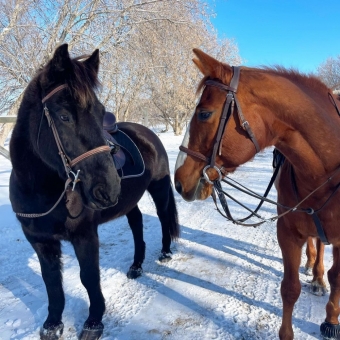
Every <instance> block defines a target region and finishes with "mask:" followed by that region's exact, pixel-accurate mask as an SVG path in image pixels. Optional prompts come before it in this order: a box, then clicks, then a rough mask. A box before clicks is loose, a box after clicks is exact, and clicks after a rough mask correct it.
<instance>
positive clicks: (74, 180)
mask: <svg viewBox="0 0 340 340" xmlns="http://www.w3.org/2000/svg"><path fill="white" fill-rule="evenodd" d="M67 87H68V86H67V85H66V84H63V85H60V86H58V87H56V88H55V89H54V90H52V91H51V92H49V93H48V94H47V95H46V96H45V97H44V98H43V99H42V100H41V102H42V104H45V105H44V114H45V116H46V118H47V121H48V126H49V127H50V128H51V129H52V132H53V137H54V140H55V142H56V144H57V147H58V153H59V155H60V157H61V160H62V162H63V165H64V169H65V172H66V175H67V180H66V183H65V188H64V191H63V193H62V194H61V196H60V197H59V199H58V201H57V202H56V203H55V204H54V206H53V207H52V208H51V209H50V210H49V211H47V212H45V213H42V214H25V213H16V214H17V215H19V216H22V217H28V218H36V217H41V216H45V215H47V214H49V213H50V212H51V211H52V210H53V209H54V208H55V207H56V206H57V205H58V204H59V202H60V201H61V199H62V197H63V196H64V194H65V192H66V190H67V188H68V186H69V185H70V184H71V183H72V191H74V189H75V186H76V184H77V183H78V182H79V181H80V179H79V178H78V176H79V172H80V170H77V173H74V172H73V171H72V167H73V166H74V165H76V164H77V163H79V162H81V161H82V160H84V159H86V158H88V157H90V156H93V155H96V154H98V153H101V152H106V151H107V152H110V151H111V148H110V147H109V146H108V145H103V146H99V147H97V148H95V149H92V150H90V151H87V152H84V153H83V154H81V155H80V156H78V157H76V158H74V159H73V160H71V159H70V158H69V157H68V156H67V154H66V152H65V149H64V147H63V144H62V142H61V140H60V137H59V133H58V130H57V128H56V126H55V124H54V121H53V119H52V117H51V115H50V112H49V110H48V108H47V105H46V101H47V100H48V99H50V98H51V97H52V96H53V95H54V94H55V93H57V92H59V91H61V90H63V89H65V88H67ZM39 134H40V127H39V132H38V140H37V144H38V141H39ZM38 146H39V144H38ZM71 176H72V177H73V178H71Z"/></svg>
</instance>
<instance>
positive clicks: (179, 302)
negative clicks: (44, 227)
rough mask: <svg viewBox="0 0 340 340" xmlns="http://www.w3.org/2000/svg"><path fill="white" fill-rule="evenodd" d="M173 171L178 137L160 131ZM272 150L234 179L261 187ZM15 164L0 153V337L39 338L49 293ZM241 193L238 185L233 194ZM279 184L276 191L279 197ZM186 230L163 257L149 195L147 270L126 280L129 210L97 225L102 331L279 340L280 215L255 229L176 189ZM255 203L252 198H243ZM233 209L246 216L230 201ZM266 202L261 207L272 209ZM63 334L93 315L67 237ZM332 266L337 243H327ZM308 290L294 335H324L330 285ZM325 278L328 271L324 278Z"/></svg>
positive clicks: (143, 339) (71, 334) (126, 336)
mask: <svg viewBox="0 0 340 340" xmlns="http://www.w3.org/2000/svg"><path fill="white" fill-rule="evenodd" d="M160 138H161V140H162V141H163V143H164V145H165V147H166V149H167V151H168V155H169V161H170V167H171V170H172V172H173V170H174V166H175V161H176V157H177V153H178V146H179V145H180V143H181V141H182V137H176V136H173V134H172V133H164V134H160ZM271 158H272V153H271V150H268V151H266V152H263V153H261V154H259V155H258V156H257V157H256V159H255V160H254V161H252V162H249V163H248V164H246V165H245V166H243V167H242V168H241V169H240V170H239V172H238V173H236V174H235V175H234V178H236V179H240V180H241V182H242V183H243V184H246V185H249V186H250V187H251V188H253V189H254V190H255V191H257V192H259V193H263V192H264V190H265V188H266V185H267V183H268V182H269V179H270V176H271V174H272V168H271ZM10 171H11V164H10V162H9V161H7V160H6V159H5V158H4V157H2V156H0V223H1V229H0V339H2V340H8V339H38V338H39V328H40V326H41V325H42V323H43V322H44V320H45V318H46V316H47V296H46V292H45V286H44V283H43V280H42V278H41V274H40V267H39V262H38V259H37V256H36V255H35V253H34V252H33V250H32V248H31V246H30V245H29V243H28V242H27V241H26V239H25V237H24V235H23V233H22V231H21V227H20V225H19V223H18V222H17V220H16V218H15V216H14V214H13V212H12V209H11V206H10V202H9V199H8V180H9V176H10ZM235 194H236V197H239V194H238V193H235ZM275 196H276V194H275V190H273V192H272V193H271V194H270V197H271V198H275ZM175 197H176V202H177V206H178V211H179V218H180V224H181V229H182V233H181V239H180V240H179V242H177V243H175V244H174V245H173V248H172V249H173V253H174V255H173V260H172V261H170V262H168V263H166V264H161V263H159V262H158V261H157V257H158V255H159V251H160V249H161V227H160V223H159V220H158V218H157V215H156V210H155V206H154V203H153V202H152V199H151V197H150V196H149V195H148V194H145V195H144V197H143V198H142V200H141V202H140V209H141V211H142V212H143V214H144V226H145V227H144V232H145V241H146V244H147V249H146V259H145V262H144V266H143V268H144V274H143V276H142V277H140V278H138V279H137V280H134V281H132V280H129V279H127V277H126V272H127V270H128V268H129V266H130V265H131V263H132V259H133V250H134V248H133V240H132V234H131V232H130V229H129V226H128V223H127V220H126V218H125V217H124V218H120V219H118V220H115V221H111V222H109V223H106V224H104V225H102V226H101V227H100V240H101V248H100V249H101V250H100V251H101V253H100V266H101V284H102V289H103V294H104V296H105V299H106V313H105V317H104V319H103V322H104V325H105V330H104V335H103V339H104V340H113V339H118V340H132V339H136V340H137V339H138V340H156V339H157V340H158V339H159V340H160V339H164V340H168V339H169V340H170V339H176V340H177V339H180V340H191V339H195V340H198V339H199V340H201V339H207V340H210V339H220V340H222V339H223V340H228V339H238V340H240V339H266V340H267V339H268V340H269V339H278V330H279V327H280V322H281V314H282V302H281V296H280V282H281V279H282V274H283V266H282V259H281V252H280V249H279V247H278V244H277V241H276V230H275V223H269V222H268V223H265V224H264V225H262V226H260V227H258V228H245V227H240V226H234V225H233V224H231V223H230V222H227V221H226V220H224V219H223V217H222V216H220V215H219V213H218V212H217V211H216V210H215V208H214V204H213V202H212V200H211V199H208V200H207V201H204V202H201V201H199V202H193V203H187V202H185V201H183V199H182V198H181V197H180V196H179V195H178V194H177V193H176V194H175ZM247 202H248V203H249V204H250V206H254V205H255V203H254V202H253V201H252V200H250V199H247ZM231 209H232V210H233V212H234V213H235V214H236V216H239V217H242V216H244V215H247V213H246V212H243V211H241V210H240V209H239V208H238V207H237V206H235V205H231ZM275 212H276V211H275V208H273V207H271V206H268V205H264V207H263V209H262V215H263V216H264V217H269V216H272V215H275ZM63 252H64V256H63V262H64V289H65V293H66V307H65V311H64V314H63V321H64V324H65V329H64V339H65V340H66V339H77V335H78V334H79V332H80V330H81V328H82V324H83V322H84V321H85V319H86V318H87V315H88V314H87V313H88V299H87V294H86V291H85V289H84V288H83V286H82V284H81V282H80V279H79V267H78V263H77V260H76V258H75V255H74V252H73V249H72V247H71V246H70V245H69V244H68V243H64V244H63ZM325 259H326V260H325V265H326V268H327V269H328V268H329V267H330V260H331V249H330V247H329V246H327V247H326V257H325ZM304 263H305V257H303V259H302V264H301V274H300V279H301V282H302V286H303V288H302V293H301V295H300V298H299V300H298V302H297V304H296V307H295V309H294V314H293V324H294V332H295V339H298V340H307V339H320V336H319V325H320V324H321V323H322V322H323V320H324V318H325V305H326V302H327V300H328V294H327V295H326V296H323V297H317V296H314V295H311V294H310V293H309V291H308V289H309V288H308V284H307V282H308V280H309V279H310V278H309V277H307V276H305V275H304V274H303V273H302V266H303V264H304ZM325 279H326V277H325Z"/></svg>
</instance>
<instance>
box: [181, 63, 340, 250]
mask: <svg viewBox="0 0 340 340" xmlns="http://www.w3.org/2000/svg"><path fill="white" fill-rule="evenodd" d="M233 71H234V74H233V77H232V79H231V81H230V85H225V84H223V83H221V82H219V81H215V80H211V79H208V80H206V81H205V82H204V85H206V86H215V87H217V88H219V89H221V90H224V91H226V92H227V95H226V100H225V102H224V107H223V112H222V115H221V119H220V123H219V126H218V130H217V134H216V138H215V143H214V147H213V151H212V155H211V157H210V158H209V157H206V156H205V155H203V154H202V153H200V152H198V151H193V150H190V149H189V148H187V147H185V146H183V145H181V146H180V147H179V149H180V150H181V151H183V152H185V153H187V154H188V155H190V156H192V157H194V158H197V159H199V160H201V161H204V162H206V163H208V165H207V166H205V167H204V168H203V177H204V179H205V180H206V181H207V182H208V183H209V184H212V185H213V188H214V190H213V193H212V195H211V196H212V198H213V200H214V203H215V205H216V209H217V210H218V212H219V213H220V214H221V215H222V216H223V217H225V218H227V219H228V220H229V221H231V222H233V223H234V224H237V225H242V226H245V227H257V226H259V225H261V224H263V223H265V222H268V221H271V222H273V221H275V220H277V219H279V218H280V217H283V216H284V215H286V214H288V213H290V212H303V213H307V214H308V215H311V217H312V219H313V221H314V224H315V226H316V229H317V233H318V237H319V238H320V240H321V241H322V242H323V243H324V244H329V242H328V239H327V237H326V235H325V232H324V230H323V227H322V225H321V221H320V219H319V217H318V215H317V212H319V211H321V210H322V209H323V208H324V207H325V206H326V204H327V203H328V202H329V201H330V200H331V198H332V197H333V195H334V194H335V192H336V191H337V190H338V189H339V188H340V183H338V185H336V187H335V189H334V191H333V192H332V193H331V194H330V195H329V197H328V198H327V199H326V200H325V202H324V203H323V204H322V206H321V207H320V208H319V209H317V210H314V209H313V208H299V206H300V205H301V204H302V203H303V202H304V201H306V200H307V199H308V198H309V197H311V196H312V195H313V194H314V193H315V192H316V191H318V190H319V189H320V188H322V187H323V186H324V185H326V184H327V183H329V182H330V181H331V180H332V179H333V178H334V177H335V176H336V175H338V174H339V173H340V167H339V168H337V169H336V170H335V171H334V173H333V174H332V175H331V176H330V177H329V178H327V179H326V180H325V181H324V182H323V183H322V184H321V185H320V186H318V187H317V188H316V189H314V190H313V191H312V192H311V193H309V195H307V196H306V197H305V198H303V199H302V200H299V202H298V203H297V204H296V205H295V206H294V207H287V206H284V205H282V204H280V203H278V202H275V201H273V200H270V199H268V198H267V195H268V193H269V191H270V189H271V187H272V185H273V183H274V181H275V178H276V176H277V174H278V172H279V169H280V166H281V165H282V164H283V162H284V157H283V159H281V160H280V161H279V164H278V166H277V167H276V169H275V171H274V173H273V176H272V178H271V180H270V182H269V185H268V187H267V189H266V191H265V193H264V195H263V196H261V195H259V194H257V193H255V192H254V191H252V190H250V189H248V188H246V187H245V186H243V185H241V184H239V183H237V182H236V181H234V180H233V182H235V183H237V185H235V184H234V183H232V182H231V181H230V180H228V179H226V178H223V176H226V175H227V173H226V171H225V168H224V167H223V166H221V165H220V164H218V163H216V156H217V153H218V154H219V155H221V154H222V138H223V135H224V133H225V129H226V126H227V123H228V121H229V119H230V117H231V116H232V115H233V113H234V107H235V104H236V107H237V113H238V117H239V120H240V124H241V127H242V128H243V129H244V130H245V131H246V132H247V134H248V137H249V138H250V140H251V141H252V142H253V144H254V146H255V149H256V153H258V152H259V151H260V147H259V143H258V142H257V140H256V138H255V135H254V133H253V131H252V129H251V128H250V126H249V123H248V121H247V120H246V119H245V118H244V115H243V112H242V109H241V106H240V103H239V101H238V98H237V95H236V92H237V88H238V83H239V76H240V68H239V67H233ZM332 99H333V105H334V106H335V109H336V110H337V113H338V114H339V116H340V110H339V108H338V107H337V105H336V103H335V101H334V98H333V97H332ZM210 168H213V169H215V170H216V171H217V173H218V178H217V179H215V180H213V181H212V180H210V178H209V176H208V174H207V170H208V169H210ZM222 181H223V182H225V183H227V184H229V185H230V186H232V187H234V188H236V189H237V190H239V191H242V192H244V193H246V194H247V195H250V196H252V197H255V198H257V199H259V200H260V201H261V202H260V203H259V204H258V206H257V208H256V209H255V210H251V209H249V208H248V207H246V206H245V205H243V204H242V203H240V202H239V201H237V200H236V199H235V198H233V197H232V196H231V195H229V194H228V193H227V192H225V191H224V190H223V189H222V186H221V182H222ZM295 190H296V188H295ZM215 191H216V193H215ZM216 194H217V196H218V198H219V200H220V203H221V205H222V208H223V211H224V213H223V212H222V211H221V210H220V209H219V207H218V205H217V197H216ZM225 196H227V197H228V198H230V199H232V200H234V201H235V202H236V203H238V204H239V205H241V206H242V207H243V208H245V209H246V210H248V211H250V215H248V216H247V217H245V218H242V219H235V218H233V217H232V215H231V213H230V211H229V207H228V204H227V200H226V198H225ZM263 202H268V203H271V204H274V205H276V206H279V207H281V208H283V209H285V210H286V211H284V212H283V213H282V214H279V215H277V216H274V217H271V218H268V219H264V218H262V217H261V216H259V215H258V214H257V211H258V210H259V209H260V207H261V206H262V204H263ZM252 216H256V217H258V218H260V219H261V221H260V222H257V223H244V222H245V221H246V220H248V219H249V218H251V217H252Z"/></svg>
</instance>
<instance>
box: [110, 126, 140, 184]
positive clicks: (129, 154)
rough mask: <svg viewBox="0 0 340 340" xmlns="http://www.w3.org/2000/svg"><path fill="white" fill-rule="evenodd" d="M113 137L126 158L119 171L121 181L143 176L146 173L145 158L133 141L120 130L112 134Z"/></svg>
mask: <svg viewBox="0 0 340 340" xmlns="http://www.w3.org/2000/svg"><path fill="white" fill-rule="evenodd" d="M112 137H113V138H114V139H115V140H116V141H117V143H118V144H119V146H120V147H121V150H123V152H124V154H125V158H126V159H125V164H124V165H123V167H122V168H120V169H117V172H118V175H119V176H120V177H121V179H126V178H132V177H139V176H142V175H143V174H144V171H145V164H144V160H143V157H142V155H141V153H140V152H139V150H138V148H137V146H136V144H135V143H134V142H133V140H132V139H131V138H130V137H129V136H128V135H127V134H126V133H125V132H123V131H121V130H119V129H118V131H117V132H115V133H114V134H112Z"/></svg>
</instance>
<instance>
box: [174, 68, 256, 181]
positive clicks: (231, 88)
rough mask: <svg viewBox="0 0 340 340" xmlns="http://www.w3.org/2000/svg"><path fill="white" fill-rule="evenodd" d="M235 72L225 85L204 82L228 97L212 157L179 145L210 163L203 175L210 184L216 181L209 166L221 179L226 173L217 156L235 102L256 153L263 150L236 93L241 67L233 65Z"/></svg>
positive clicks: (188, 152)
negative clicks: (209, 174) (210, 176)
mask: <svg viewBox="0 0 340 340" xmlns="http://www.w3.org/2000/svg"><path fill="white" fill-rule="evenodd" d="M233 72H234V73H233V77H232V79H231V81H230V85H225V84H223V83H221V82H219V81H216V80H211V79H208V80H206V81H205V82H204V85H205V86H215V87H217V88H219V89H220V90H223V91H226V92H227V95H226V99H225V102H224V105H223V112H222V115H221V119H220V122H219V126H218V130H217V134H216V138H215V142H214V147H213V151H212V154H211V157H210V158H208V157H206V156H204V155H203V154H201V153H200V152H198V151H193V150H190V149H188V148H187V147H185V146H183V145H181V146H180V147H179V149H180V150H181V151H183V152H185V153H187V154H188V155H190V156H192V157H195V158H198V159H200V160H202V161H204V162H206V163H208V165H207V166H206V167H205V168H204V169H203V176H204V178H205V180H206V181H207V182H208V183H210V184H214V182H213V181H211V180H210V178H209V176H208V174H207V170H208V169H209V168H213V169H215V170H216V171H217V173H218V175H219V180H221V179H222V174H224V172H225V170H224V168H223V166H221V165H219V164H218V163H216V156H217V153H218V154H219V156H220V155H221V154H222V138H223V135H224V133H225V129H226V127H227V124H228V121H229V119H230V117H232V116H233V114H234V108H235V104H236V108H237V113H238V117H239V120H240V124H241V127H242V128H243V130H245V131H246V132H247V134H248V136H249V138H250V140H251V141H252V142H253V144H254V146H255V150H256V153H257V152H259V151H260V150H261V149H260V146H259V143H258V142H257V140H256V138H255V135H254V133H253V131H252V129H251V128H250V125H249V123H248V121H247V120H246V119H245V118H244V115H243V112H242V109H241V106H240V103H239V100H238V98H237V95H236V92H237V88H238V83H239V79H240V67H238V66H233Z"/></svg>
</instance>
